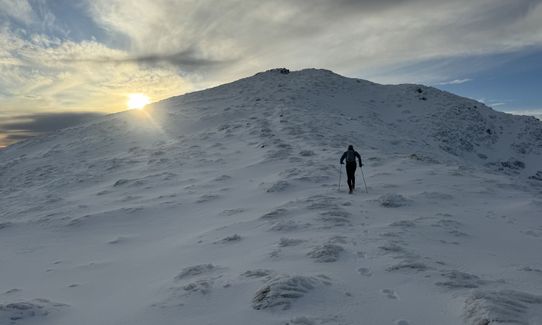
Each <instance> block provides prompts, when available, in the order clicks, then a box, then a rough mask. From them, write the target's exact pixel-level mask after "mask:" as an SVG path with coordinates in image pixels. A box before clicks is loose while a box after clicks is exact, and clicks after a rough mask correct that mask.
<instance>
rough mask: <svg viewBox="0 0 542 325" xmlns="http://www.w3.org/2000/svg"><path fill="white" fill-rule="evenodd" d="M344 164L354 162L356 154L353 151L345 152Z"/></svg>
mask: <svg viewBox="0 0 542 325" xmlns="http://www.w3.org/2000/svg"><path fill="white" fill-rule="evenodd" d="M346 162H356V152H355V151H354V150H347V151H346Z"/></svg>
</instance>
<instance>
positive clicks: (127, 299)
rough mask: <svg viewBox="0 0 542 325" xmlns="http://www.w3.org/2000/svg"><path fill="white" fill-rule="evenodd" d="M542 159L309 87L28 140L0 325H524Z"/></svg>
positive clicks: (296, 75) (270, 84)
mask: <svg viewBox="0 0 542 325" xmlns="http://www.w3.org/2000/svg"><path fill="white" fill-rule="evenodd" d="M350 144H352V145H353V146H354V148H355V149H356V150H358V151H359V152H360V154H361V156H362V159H363V161H364V167H363V176H364V177H365V178H366V182H367V185H368V190H369V191H368V192H369V193H364V192H363V191H360V190H358V191H356V192H354V194H353V195H348V194H346V191H345V179H344V171H342V170H341V168H342V166H340V165H339V158H340V156H341V154H342V153H343V152H344V150H345V149H346V148H347V146H348V145H350ZM541 161H542V122H540V121H539V120H537V119H535V118H532V117H524V116H513V115H509V114H505V113H501V112H496V111H494V110H492V109H491V108H489V107H487V106H485V105H483V104H481V103H479V102H476V101H474V100H471V99H467V98H462V97H459V96H456V95H453V94H450V93H447V92H443V91H440V90H438V89H435V88H431V87H425V86H422V85H412V84H407V85H379V84H376V83H372V82H369V81H365V80H360V79H351V78H346V77H343V76H340V75H337V74H335V73H333V72H331V71H327V70H318V69H306V70H301V71H288V70H286V69H274V70H269V71H266V72H262V73H258V74H256V75H254V76H252V77H249V78H245V79H241V80H238V81H235V82H232V83H229V84H225V85H222V86H218V87H215V88H212V89H207V90H203V91H199V92H194V93H190V94H186V95H182V96H178V97H173V98H169V99H166V100H163V101H161V102H158V103H155V104H153V105H151V106H150V107H148V108H146V109H144V110H141V111H139V110H134V111H127V112H123V113H118V114H113V115H109V116H106V117H103V118H100V119H97V120H93V121H91V122H88V123H86V124H81V125H78V126H75V127H71V128H67V129H64V130H61V131H59V132H56V133H54V134H51V135H48V136H44V137H39V138H33V139H29V140H26V141H23V142H20V143H17V144H15V145H12V146H10V147H8V148H6V149H5V150H2V151H0V195H1V197H2V199H1V200H2V201H1V203H2V204H1V205H0V245H1V247H3V248H4V249H3V250H1V251H0V262H1V265H2V272H1V274H2V277H1V278H0V324H4V323H6V324H27V323H28V324H31V323H40V324H75V323H77V324H121V323H130V324H151V323H153V324H173V323H183V324H225V325H228V324H249V323H258V324H360V323H366V324H399V325H408V324H412V325H413V324H445V325H446V324H450V325H451V324H459V323H464V324H491V323H492V322H500V321H501V320H503V319H507V320H508V321H509V322H511V323H518V324H539V323H541V322H542V285H541V283H542V282H541V281H540V274H542V265H540V263H538V260H539V256H538V254H539V253H538V252H539V251H540V250H541V249H542V241H541V240H540V239H541V238H542V223H541V220H540V209H541V208H542V199H541V197H540V193H541V188H542V167H541V166H542V165H541V163H540V162H541ZM357 177H359V178H361V177H362V175H361V173H360V171H359V170H358V176H357ZM339 182H341V183H342V185H340V189H339ZM358 182H361V180H360V181H358ZM519 279H521V280H519Z"/></svg>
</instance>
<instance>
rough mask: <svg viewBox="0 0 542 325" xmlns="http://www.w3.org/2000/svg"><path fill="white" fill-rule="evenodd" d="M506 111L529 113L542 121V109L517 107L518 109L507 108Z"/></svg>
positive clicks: (518, 113) (528, 114) (521, 113)
mask: <svg viewBox="0 0 542 325" xmlns="http://www.w3.org/2000/svg"><path fill="white" fill-rule="evenodd" d="M505 112H506V113H509V114H514V115H527V116H534V117H536V118H537V119H539V120H541V121H542V109H527V110H525V109H517V110H506V111H505Z"/></svg>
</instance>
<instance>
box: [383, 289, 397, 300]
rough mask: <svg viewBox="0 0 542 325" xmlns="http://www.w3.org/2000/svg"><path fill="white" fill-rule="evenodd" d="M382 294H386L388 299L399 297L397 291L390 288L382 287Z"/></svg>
mask: <svg viewBox="0 0 542 325" xmlns="http://www.w3.org/2000/svg"><path fill="white" fill-rule="evenodd" d="M380 292H381V293H382V294H383V295H384V296H386V298H389V299H399V296H398V295H397V293H396V292H395V291H393V290H391V289H382V290H381V291H380Z"/></svg>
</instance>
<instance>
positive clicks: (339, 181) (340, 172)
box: [339, 165, 343, 191]
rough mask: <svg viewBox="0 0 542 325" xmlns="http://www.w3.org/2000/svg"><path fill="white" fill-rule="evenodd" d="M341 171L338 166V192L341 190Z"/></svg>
mask: <svg viewBox="0 0 542 325" xmlns="http://www.w3.org/2000/svg"><path fill="white" fill-rule="evenodd" d="M342 171H343V169H342V168H341V166H340V165H339V191H340V190H341V175H342Z"/></svg>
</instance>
